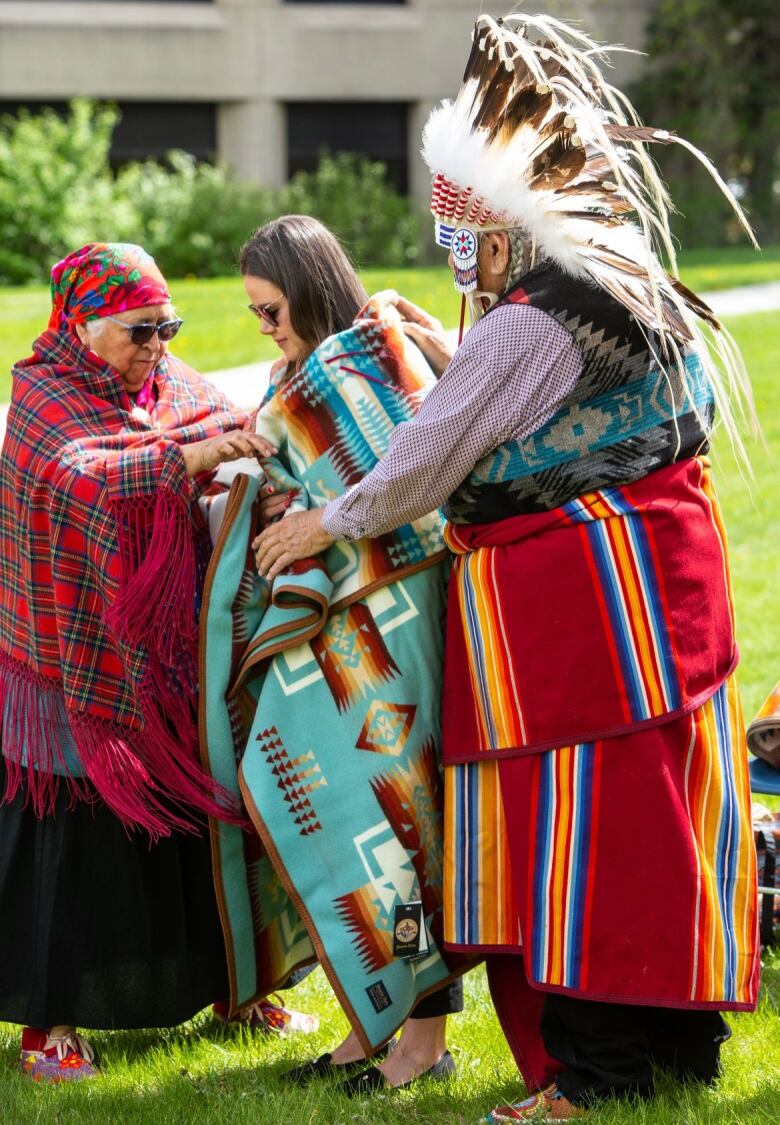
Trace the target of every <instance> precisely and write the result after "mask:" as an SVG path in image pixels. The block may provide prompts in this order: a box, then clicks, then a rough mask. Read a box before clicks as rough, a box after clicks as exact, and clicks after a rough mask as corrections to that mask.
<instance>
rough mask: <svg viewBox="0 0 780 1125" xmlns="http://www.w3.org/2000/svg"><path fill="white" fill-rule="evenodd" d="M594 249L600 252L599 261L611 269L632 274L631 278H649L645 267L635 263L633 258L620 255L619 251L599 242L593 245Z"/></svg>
mask: <svg viewBox="0 0 780 1125" xmlns="http://www.w3.org/2000/svg"><path fill="white" fill-rule="evenodd" d="M593 249H594V250H597V251H598V254H599V259H600V260H601V261H602V262H603V263H604V264H605V265H608V266H609V267H610V268H611V269H614V270H619V271H620V273H627V274H630V275H631V277H647V269H646V268H645V266H643V265H640V263H639V262H635V261H633V259H632V258H627V257H626V256H625V254H620V253H619V252H618V251H617V250H611V249H610V248H609V246H602V245H601V244H600V243H598V242H596V243H594V244H593Z"/></svg>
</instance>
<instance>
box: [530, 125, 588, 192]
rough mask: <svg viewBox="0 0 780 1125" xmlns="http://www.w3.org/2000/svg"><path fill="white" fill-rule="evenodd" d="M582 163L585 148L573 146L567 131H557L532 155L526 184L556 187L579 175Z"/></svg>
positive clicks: (534, 186) (535, 189) (583, 161)
mask: <svg viewBox="0 0 780 1125" xmlns="http://www.w3.org/2000/svg"><path fill="white" fill-rule="evenodd" d="M584 164H585V149H584V148H582V147H581V146H580V147H575V146H574V145H573V144H572V143H571V137H570V135H569V134H568V133H557V134H556V135H555V136H554V137H553V138H552V139H551V140H549V141H548V142H547V144H546V145H545V146H544V148H542V150H541V151H540V152H539V153H537V155H536V156H535V157H534V159H533V162H532V164H531V177H530V179H529V181H528V186H529V187H530V188H532V189H533V190H534V191H538V190H539V189H540V188H557V187H559V186H561V185H563V184H566V183H568V182H569V180H573V179H574V177H575V176H579V174H580V172H581V171H582V169H583V166H584Z"/></svg>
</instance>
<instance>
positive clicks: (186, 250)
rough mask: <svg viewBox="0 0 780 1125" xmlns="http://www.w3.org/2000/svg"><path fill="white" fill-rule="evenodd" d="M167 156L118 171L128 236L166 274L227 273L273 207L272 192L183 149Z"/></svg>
mask: <svg viewBox="0 0 780 1125" xmlns="http://www.w3.org/2000/svg"><path fill="white" fill-rule="evenodd" d="M168 161H169V163H168V164H167V165H164V164H161V163H159V162H158V161H155V160H146V161H144V162H143V163H136V164H129V165H127V166H126V167H125V168H124V169H122V170H121V171H120V173H119V175H118V176H117V179H116V188H117V192H118V194H119V196H120V198H122V199H124V200H126V202H127V204H128V207H130V208H132V210H133V211H134V220H133V224H132V226H131V228H130V229H129V230H128V232H127V234H128V237H129V239H130V240H131V241H133V242H138V243H140V245H142V246H143V247H144V249H145V250H148V252H149V253H150V254H152V255H153V257H155V258H156V259H157V262H158V264H159V266H160V268H161V269H162V270H163V272H164V273H165V274H167V275H169V276H172V277H185V276H187V275H189V274H192V275H195V276H197V277H214V276H218V275H220V274H229V273H231V272H232V271H233V270H234V269H235V266H236V260H237V256H238V251H239V249H240V248H241V246H242V244H243V243H244V242H245V241H246V238H247V236H248V235H249V233H250V232H251V231H252V230H254V228H255V227H257V226H259V225H260V224H262V223H264V222H266V221H267V220H268V219H270V218H272V217H273V216H274V215H275V214H276V213H277V212H276V209H275V205H276V200H275V198H274V193H273V192H272V191H270V190H268V189H265V188H262V187H258V186H256V185H254V184H242V183H238V182H237V181H235V180H233V179H231V177H230V173H229V172H228V170H227V169H226V168H225V167H224V166H222V165H217V166H214V165H211V164H199V163H198V162H197V161H196V160H195V159H194V157H192V156H190V155H189V154H188V153H186V152H171V153H170V154H169V157H168Z"/></svg>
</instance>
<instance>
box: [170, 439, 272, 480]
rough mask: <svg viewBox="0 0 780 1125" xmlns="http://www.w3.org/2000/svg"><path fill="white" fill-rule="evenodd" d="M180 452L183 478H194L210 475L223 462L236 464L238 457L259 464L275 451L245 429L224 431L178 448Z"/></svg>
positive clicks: (268, 444) (264, 441)
mask: <svg viewBox="0 0 780 1125" xmlns="http://www.w3.org/2000/svg"><path fill="white" fill-rule="evenodd" d="M181 452H182V456H183V458H184V465H185V467H186V469H187V475H188V476H190V477H196V476H197V475H198V474H199V473H208V472H211V470H212V469H216V468H217V467H218V466H219V465H221V464H222V463H223V462H224V461H238V459H239V458H240V457H256V458H257V460H258V461H261V460H262V459H263V458H264V457H273V456H274V454H275V453H277V452H278V450H277V449H276V447H275V446H273V445H271V443H270V441H266V439H265V438H262V437H260V435H259V434H253V433H251V432H250V431H249V430H228V431H227V433H224V434H216V435H215V436H214V437H210V438H205V439H204V440H203V441H193V442H190V443H189V444H188V445H182V446H181Z"/></svg>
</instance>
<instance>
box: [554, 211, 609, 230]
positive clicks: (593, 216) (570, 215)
mask: <svg viewBox="0 0 780 1125" xmlns="http://www.w3.org/2000/svg"><path fill="white" fill-rule="evenodd" d="M559 214H560V216H561V218H562V219H587V220H588V222H593V223H601V224H602V225H603V226H605V227H619V226H622V223H623V220H622V219H618V218H616V216H615V215H605V214H604V213H603V212H602V211H561V212H559Z"/></svg>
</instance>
